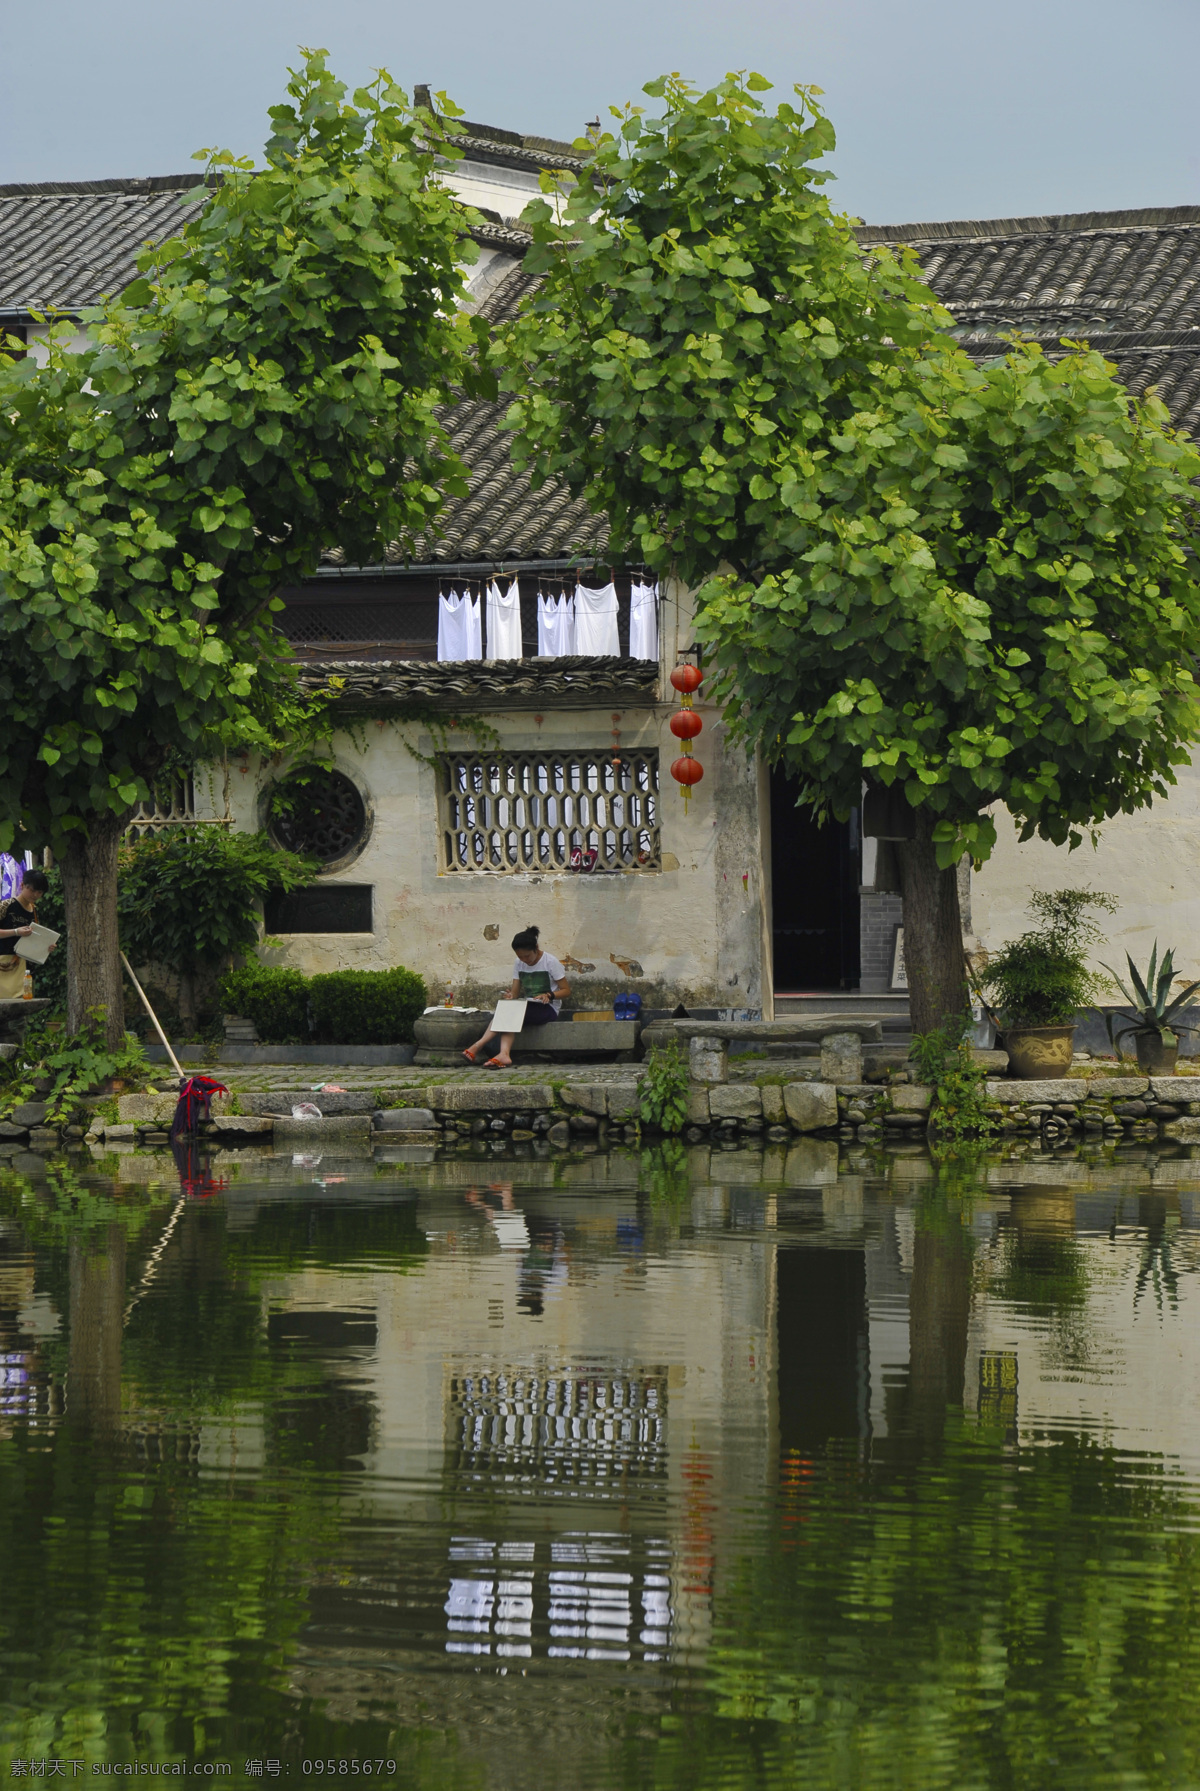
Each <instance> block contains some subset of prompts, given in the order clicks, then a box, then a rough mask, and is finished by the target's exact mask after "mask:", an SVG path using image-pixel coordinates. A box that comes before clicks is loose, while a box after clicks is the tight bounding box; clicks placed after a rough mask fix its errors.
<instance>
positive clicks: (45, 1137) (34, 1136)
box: [29, 1126, 58, 1150]
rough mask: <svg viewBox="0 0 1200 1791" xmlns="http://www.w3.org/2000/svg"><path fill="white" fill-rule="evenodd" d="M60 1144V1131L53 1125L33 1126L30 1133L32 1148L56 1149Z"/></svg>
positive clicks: (30, 1146)
mask: <svg viewBox="0 0 1200 1791" xmlns="http://www.w3.org/2000/svg"><path fill="white" fill-rule="evenodd" d="M57 1146H58V1133H57V1132H56V1131H55V1130H54V1127H53V1126H33V1127H31V1129H30V1133H29V1148H30V1150H55V1149H56V1148H57Z"/></svg>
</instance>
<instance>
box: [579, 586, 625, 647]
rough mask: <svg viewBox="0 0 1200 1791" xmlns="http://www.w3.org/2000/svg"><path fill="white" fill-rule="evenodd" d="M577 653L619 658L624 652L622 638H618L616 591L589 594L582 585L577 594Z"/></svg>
mask: <svg viewBox="0 0 1200 1791" xmlns="http://www.w3.org/2000/svg"><path fill="white" fill-rule="evenodd" d="M575 651H576V652H577V653H607V654H612V655H614V656H615V655H617V654H619V653H620V651H621V642H620V637H619V636H618V634H617V587H616V585H613V584H608V585H604V586H602V587H601V589H600V590H598V591H589V590H588V589H587V587H586V586H585V585H579V586H578V587H577V589H576V592H575Z"/></svg>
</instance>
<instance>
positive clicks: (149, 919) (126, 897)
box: [118, 826, 318, 1033]
mask: <svg viewBox="0 0 1200 1791" xmlns="http://www.w3.org/2000/svg"><path fill="white" fill-rule="evenodd" d="M317 868H318V867H317V865H316V862H315V861H310V860H308V859H305V858H298V857H296V856H295V854H294V853H291V852H281V851H280V850H279V849H278V847H277V846H275V845H273V844H272V842H271V840H270V839H269V838H268V837H267V835H266V834H265V833H229V832H226V830H225V829H224V828H223V827H207V826H200V827H195V828H188V829H181V830H178V831H176V832H175V833H173V834H170V835H168V836H158V837H153V838H150V839H142V840H139V841H138V842H137V844H136V845H133V846H124V847H122V849H121V854H120V866H119V870H118V879H119V881H118V911H119V916H120V926H121V943H122V945H123V946H124V947H125V950H126V951H127V952H128V953H129V955H130V957H131V959H132V961H133V962H134V963H135V964H137V963H143V964H146V963H152V962H153V963H160V964H167V965H169V966H170V968H171V969H172V970H174V971H175V973H176V974H177V976H178V977H179V1014H180V1019H181V1021H182V1023H183V1026H184V1028H185V1030H186V1031H187V1032H189V1033H191V1032H193V1031H194V1030H195V1026H196V994H195V978H196V975H197V973H198V972H199V971H200V970H201V968H202V967H204V966H206V965H210V966H211V967H212V968H213V969H222V968H223V967H224V966H225V965H226V964H228V963H229V960H230V958H231V957H232V956H235V955H236V954H238V953H240V952H246V951H250V950H252V949H253V947H254V946H255V945H257V943H258V939H259V935H260V932H261V926H262V920H261V913H260V910H261V906H262V903H263V901H264V900H265V898H266V897H267V896H269V895H271V894H273V893H274V892H275V891H276V890H282V891H284V892H285V893H286V892H287V891H289V890H293V889H300V888H302V887H304V885H306V884H308V883H311V882H312V880H313V878H314V876H315V875H316V871H317Z"/></svg>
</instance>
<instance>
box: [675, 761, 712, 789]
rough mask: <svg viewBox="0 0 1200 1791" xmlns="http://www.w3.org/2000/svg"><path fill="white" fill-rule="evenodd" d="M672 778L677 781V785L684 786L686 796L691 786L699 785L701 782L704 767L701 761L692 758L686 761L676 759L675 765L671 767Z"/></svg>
mask: <svg viewBox="0 0 1200 1791" xmlns="http://www.w3.org/2000/svg"><path fill="white" fill-rule="evenodd" d="M671 776H672V777H673V778H674V779H675V782H676V783H677V784H682V785H683V787H684V793H685V794H686V793H687V790H688V788H689V786H690V785H692V784H698V783H699V782H700V779H701V778H702V777H703V776H704V767H703V765H702V764H701V763H700V761H699V759H693V758H691V757H688V758H686V759H676V761H675V763H674V764H673V765H672V766H671Z"/></svg>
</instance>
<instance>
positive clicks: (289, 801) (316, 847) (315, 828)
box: [271, 766, 367, 864]
mask: <svg viewBox="0 0 1200 1791" xmlns="http://www.w3.org/2000/svg"><path fill="white" fill-rule="evenodd" d="M366 826H367V811H366V808H365V806H364V803H363V799H362V797H361V795H360V794H359V792H358V791H357V790H356V789H355V787H354V785H353V784H352V783H351V782H350V779H349V778H348V777H343V775H342V773H341V772H340V771H327V770H325V769H324V768H323V767H320V766H313V767H311V768H310V769H307V770H304V771H298V772H296V773H295V774H294V775H293V776H292V777H290V778H288V779H287V780H286V781H285V782H284V783H282V784H280V785H278V787H277V788H276V790H275V793H274V795H273V797H272V802H271V832H272V833H273V834H274V836H275V838H276V839H277V840H278V842H279V844H280V845H281V846H283V847H285V848H286V850H287V851H289V852H299V853H301V854H302V855H303V856H304V857H306V858H319V859H320V860H321V862H322V863H323V864H330V863H332V861H333V860H334V859H336V858H343V857H345V855H346V854H347V853H348V852H352V851H353V850H354V848H355V847H356V846H357V845H359V844H360V843H361V841H362V838H363V834H364V833H365V832H366Z"/></svg>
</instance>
